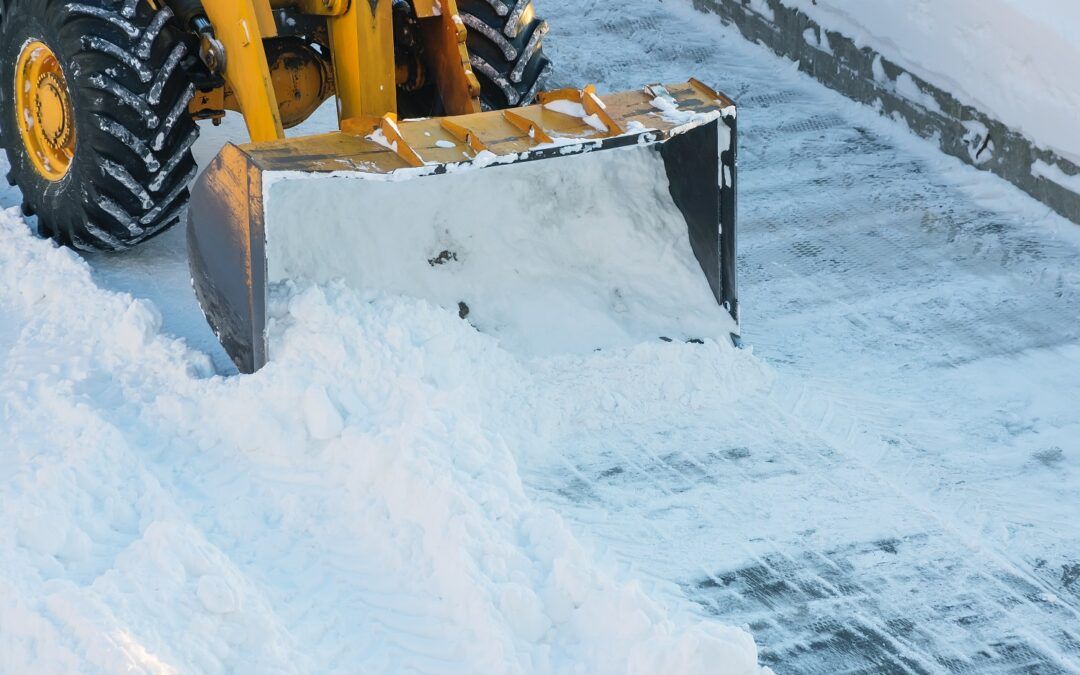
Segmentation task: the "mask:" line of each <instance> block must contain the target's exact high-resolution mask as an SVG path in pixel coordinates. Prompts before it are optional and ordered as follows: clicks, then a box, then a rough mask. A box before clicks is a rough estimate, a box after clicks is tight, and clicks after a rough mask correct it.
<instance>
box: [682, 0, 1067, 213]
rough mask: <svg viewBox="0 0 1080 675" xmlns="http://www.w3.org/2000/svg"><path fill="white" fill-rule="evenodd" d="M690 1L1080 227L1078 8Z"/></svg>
mask: <svg viewBox="0 0 1080 675" xmlns="http://www.w3.org/2000/svg"><path fill="white" fill-rule="evenodd" d="M693 3H694V6H695V7H697V8H698V9H700V10H704V11H708V12H712V13H715V14H717V15H718V16H719V17H720V18H721V19H722V20H724V21H725V22H727V23H731V24H734V25H735V26H736V27H737V28H738V29H739V30H740V31H741V32H742V34H743V35H744V36H745V37H746V38H747V39H749V40H752V41H755V42H760V43H762V44H764V45H766V46H768V47H769V48H771V49H772V50H773V51H775V52H776V53H777V54H780V55H781V56H784V57H787V58H790V59H792V60H795V61H798V62H799V68H800V69H801V70H802V71H804V72H806V73H808V74H810V75H812V76H813V77H815V78H816V79H818V80H820V81H821V82H822V83H824V84H825V85H827V86H829V87H830V88H832V89H835V90H837V91H839V92H841V93H843V94H844V95H846V96H849V97H851V98H854V99H856V100H858V101H860V102H862V103H866V104H868V105H870V106H872V107H874V108H876V109H877V110H879V111H880V112H881V113H882V114H884V115H887V116H890V117H893V118H896V119H900V120H903V121H904V122H906V123H907V125H908V126H909V127H910V128H911V129H912V130H913V131H915V132H916V133H918V134H919V135H921V136H923V137H925V138H929V139H932V140H935V141H937V143H938V144H939V146H940V147H941V149H942V150H943V151H944V152H946V153H947V154H950V155H953V156H955V157H958V158H960V159H962V160H963V161H965V162H968V163H970V164H973V165H975V166H978V167H979V168H982V169H986V170H989V171H992V172H994V173H996V174H997V175H999V176H1001V177H1003V178H1005V179H1006V180H1008V181H1010V182H1011V183H1013V184H1014V185H1016V186H1018V187H1020V188H1021V189H1022V190H1024V191H1025V192H1027V193H1028V194H1030V195H1032V196H1033V197H1035V198H1036V199H1038V200H1039V201H1041V202H1043V203H1045V204H1047V205H1048V206H1050V207H1051V208H1053V209H1054V210H1055V211H1057V212H1058V213H1060V214H1062V215H1064V216H1065V217H1066V218H1069V219H1070V220H1072V221H1074V222H1076V223H1080V115H1078V113H1077V112H1076V111H1077V110H1078V109H1080V4H1077V3H1074V2H1072V0H937V1H936V2H923V1H921V0H919V1H913V2H904V3H886V2H865V0H693Z"/></svg>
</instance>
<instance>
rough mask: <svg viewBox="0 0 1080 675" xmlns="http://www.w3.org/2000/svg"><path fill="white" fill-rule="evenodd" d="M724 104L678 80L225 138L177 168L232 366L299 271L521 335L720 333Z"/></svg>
mask: <svg viewBox="0 0 1080 675" xmlns="http://www.w3.org/2000/svg"><path fill="white" fill-rule="evenodd" d="M735 117H736V116H735V106H734V104H733V103H732V102H731V101H730V100H729V99H727V98H726V97H724V96H723V95H722V94H719V93H717V92H715V91H713V90H712V89H710V88H709V87H707V86H705V85H703V84H702V83H700V82H698V81H696V80H691V81H689V82H685V83H681V84H675V85H667V86H661V85H652V86H649V87H645V88H643V89H642V90H640V91H628V92H621V93H616V94H611V95H603V96H598V95H596V94H595V92H594V90H593V89H592V88H591V87H589V88H586V89H582V90H576V89H567V90H559V91H554V92H545V93H544V94H541V98H540V102H539V103H538V104H536V105H532V106H527V107H523V108H516V109H513V110H508V111H492V112H482V113H477V114H471V115H462V116H457V117H449V118H439V119H434V118H433V119H421V120H407V121H402V122H397V121H396V120H395V119H394V118H393V117H392V116H387V117H385V118H381V119H375V118H373V119H368V120H347V121H346V122H345V123H343V125H342V128H343V129H344V131H342V132H335V133H330V134H325V135H318V136H308V137H304V138H297V139H288V140H284V141H275V142H268V143H257V144H249V145H242V146H237V145H232V144H229V145H227V146H226V147H225V148H224V149H223V150H222V151H221V153H220V154H219V155H218V156H217V157H216V158H215V159H214V160H213V162H212V163H211V164H210V165H209V167H208V168H207V169H206V171H205V172H204V173H203V175H202V176H201V177H200V178H199V180H198V181H197V182H196V184H195V187H194V188H193V195H192V202H191V207H190V210H189V221H188V248H189V261H190V265H191V272H192V281H193V285H194V287H195V291H196V294H197V296H198V299H199V302H200V303H201V305H202V308H203V311H204V313H205V314H206V317H207V319H208V321H209V322H210V325H211V326H212V328H213V329H214V331H215V333H216V334H217V336H218V338H219V340H221V342H222V344H223V346H224V347H225V350H226V351H227V352H228V354H229V356H230V357H231V358H232V360H233V361H234V362H235V363H236V365H237V367H238V369H239V370H240V371H241V372H244V373H251V372H254V371H256V370H258V369H259V368H261V367H262V366H263V365H265V364H266V363H267V361H268V359H269V358H270V356H271V355H270V354H269V353H268V352H269V349H270V347H269V345H268V336H267V298H268V295H269V293H270V291H271V289H272V288H273V287H274V285H275V284H278V283H280V282H283V281H286V280H297V279H306V280H310V281H314V282H320V283H324V282H331V281H336V280H341V279H343V280H344V281H345V282H346V283H348V284H349V285H350V286H353V287H357V288H358V289H360V290H361V291H362V292H364V293H391V294H399V295H405V296H413V297H418V298H422V299H424V300H426V301H429V302H432V303H434V304H437V305H440V306H443V307H446V308H448V309H451V310H453V311H456V312H458V313H459V315H460V316H462V318H465V319H467V320H468V321H470V322H471V323H473V325H475V326H476V327H477V328H478V329H480V330H482V331H484V332H488V333H491V334H493V335H495V336H496V338H498V339H500V340H506V341H508V342H512V343H514V345H515V346H517V347H519V348H520V349H521V350H523V351H525V352H527V353H535V354H545V353H561V352H566V351H569V352H573V351H582V352H584V351H592V350H594V349H598V348H607V347H612V346H618V345H621V344H633V343H636V342H640V341H641V340H643V339H663V340H666V341H672V340H685V341H696V340H699V339H706V338H713V339H728V338H729V337H733V336H735V335H737V333H738V312H739V310H738V298H737V291H736V275H735V222H736V190H735V186H736V167H735V155H736V119H735ZM539 160H545V161H539Z"/></svg>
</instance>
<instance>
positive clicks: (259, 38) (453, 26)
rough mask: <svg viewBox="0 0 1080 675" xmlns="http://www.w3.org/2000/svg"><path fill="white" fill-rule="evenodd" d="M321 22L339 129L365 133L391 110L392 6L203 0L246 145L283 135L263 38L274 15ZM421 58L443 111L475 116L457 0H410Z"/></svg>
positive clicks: (475, 88) (476, 88)
mask: <svg viewBox="0 0 1080 675" xmlns="http://www.w3.org/2000/svg"><path fill="white" fill-rule="evenodd" d="M282 7H292V8H295V9H297V10H299V11H301V12H303V13H306V14H312V15H318V16H325V17H326V20H327V28H328V33H329V36H330V51H331V57H330V58H331V62H332V64H333V71H334V85H335V88H336V94H337V98H338V121H339V127H340V128H341V129H355V130H360V129H371V128H373V127H374V126H376V125H377V124H378V120H379V118H383V117H385V116H393V115H394V114H395V113H396V112H397V69H396V64H395V60H394V26H393V6H392V0H374V1H373V2H372V1H370V0H367V1H363V2H361V1H356V0H352V1H350V0H203V8H204V9H205V11H206V15H207V18H208V19H209V20H210V23H211V24H212V25H213V27H214V31H215V34H216V37H217V39H218V41H220V42H221V44H222V46H223V47H224V50H225V54H226V57H227V58H226V65H225V73H224V75H225V79H226V81H227V83H228V86H229V88H230V89H231V91H232V93H233V95H234V96H235V98H236V102H237V104H238V107H239V109H240V112H241V113H243V115H244V120H245V122H246V123H247V128H248V134H249V135H250V137H251V140H252V141H255V142H259V141H272V140H278V139H282V138H284V137H285V131H284V127H283V124H282V120H281V114H280V112H279V106H278V97H277V92H276V91H275V89H274V83H273V80H272V78H271V75H270V65H269V62H268V60H267V55H266V50H265V48H264V45H263V40H264V39H268V38H273V37H274V36H276V35H277V28H276V25H275V23H274V17H273V12H272V10H273V9H276V8H282ZM414 8H415V11H416V15H417V18H418V19H420V20H421V23H422V26H423V38H424V40H425V41H426V47H427V49H426V53H427V54H428V55H429V60H430V62H431V63H430V67H431V69H432V70H433V71H434V72H433V75H434V77H435V81H436V83H437V87H438V89H439V92H440V94H441V96H442V100H443V105H444V108H445V109H446V112H447V113H448V114H451V115H455V114H467V113H473V112H479V111H480V103H479V93H480V85H479V82H477V80H476V77H475V76H474V75H473V73H472V68H471V65H470V63H469V54H468V51H467V50H466V47H465V37H466V30H465V24H464V23H463V22H462V21H461V17H460V16H459V15H458V10H457V2H456V0H415V2H414Z"/></svg>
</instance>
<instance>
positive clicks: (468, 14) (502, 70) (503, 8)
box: [458, 0, 552, 110]
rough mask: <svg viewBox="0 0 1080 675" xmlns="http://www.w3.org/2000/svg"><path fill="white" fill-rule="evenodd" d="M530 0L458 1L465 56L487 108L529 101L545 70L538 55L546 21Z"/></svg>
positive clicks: (547, 65)
mask: <svg viewBox="0 0 1080 675" xmlns="http://www.w3.org/2000/svg"><path fill="white" fill-rule="evenodd" d="M532 4H533V3H532V0H458V10H459V12H460V13H461V19H462V21H464V22H465V26H466V28H467V29H468V47H469V56H470V57H471V59H472V66H473V72H474V73H476V77H477V79H478V80H480V100H481V103H483V105H484V107H485V108H487V109H489V110H502V109H504V108H512V107H514V106H521V105H527V104H529V103H532V102H533V100H534V99H535V98H536V94H537V93H538V92H539V91H540V89H541V88H542V87H543V86H544V82H545V81H546V80H547V78H548V76H549V75H550V74H551V70H552V67H551V61H550V60H549V59H548V58H547V56H546V55H545V54H544V47H543V40H544V36H545V35H546V34H547V30H548V25H547V22H546V21H544V20H543V19H540V18H537V17H536V15H535V12H534V11H533V7H532Z"/></svg>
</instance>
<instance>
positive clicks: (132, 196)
mask: <svg viewBox="0 0 1080 675" xmlns="http://www.w3.org/2000/svg"><path fill="white" fill-rule="evenodd" d="M158 4H161V3H158ZM171 18H172V13H171V11H170V10H169V9H168V8H167V7H164V6H162V8H161V9H154V8H153V7H151V5H150V4H149V3H148V2H146V0H81V1H78V2H71V1H70V0H9V1H8V3H7V11H6V12H5V13H4V16H3V20H2V22H0V142H2V145H3V147H4V148H6V150H7V152H8V159H9V161H10V164H11V167H12V168H11V172H10V173H9V175H8V181H9V182H10V183H12V184H13V185H18V186H19V188H20V189H21V190H22V193H23V202H24V204H23V210H24V212H26V213H28V214H30V213H36V214H37V216H38V230H39V232H40V233H41V234H42V235H43V236H48V237H53V238H55V239H57V240H58V241H60V242H61V243H64V244H68V245H72V246H74V247H76V248H80V249H84V250H98V251H120V250H124V249H127V248H130V247H131V246H133V245H135V244H137V243H139V242H141V241H144V240H146V239H148V238H150V237H152V236H154V235H156V234H158V233H160V232H162V231H164V230H165V229H167V228H168V227H170V226H172V225H174V224H176V223H177V222H178V220H179V218H180V215H181V211H182V209H183V208H184V206H185V205H186V204H187V200H188V185H189V183H190V182H191V180H192V179H194V177H195V174H196V165H195V160H194V157H193V156H192V153H191V146H192V145H193V144H194V142H195V139H196V138H197V136H198V129H197V127H196V125H195V123H194V121H193V120H192V119H191V117H190V116H189V115H188V114H187V108H188V102H189V101H190V100H191V97H192V96H193V95H194V92H195V89H194V86H193V85H192V84H191V82H190V81H189V79H188V77H187V75H186V73H185V72H184V70H183V68H182V67H181V61H182V60H183V59H184V58H185V57H186V56H187V54H188V47H187V45H186V44H185V43H184V42H182V41H179V40H176V39H173V38H172V36H171V35H170V29H169V26H168V24H169V20H170V19H171ZM31 41H40V42H41V43H44V44H45V45H46V46H47V47H48V48H49V50H51V51H52V52H53V53H55V55H56V58H57V60H58V61H59V63H60V66H61V68H62V69H63V74H64V80H65V82H66V85H67V91H68V94H69V96H70V102H71V108H72V117H73V118H74V120H73V121H74V133H75V136H74V137H75V142H74V153H73V157H72V159H71V165H70V168H69V169H68V171H67V174H66V175H64V176H63V177H62V178H60V179H58V180H57V179H55V178H54V179H53V180H49V179H47V178H46V177H45V176H43V175H42V174H41V172H40V171H39V170H37V169H35V166H34V163H33V162H32V161H31V158H30V157H29V156H28V150H27V147H26V144H25V142H24V141H23V138H22V136H21V135H20V134H21V132H20V130H19V128H18V125H17V124H16V123H15V122H16V121H17V117H16V115H17V114H19V113H18V111H16V110H15V108H16V105H15V101H14V100H13V98H14V97H13V95H12V92H14V86H13V85H14V83H15V81H16V77H17V76H18V75H17V73H16V72H15V71H16V66H17V63H18V60H19V57H20V53H21V50H22V48H23V46H24V45H26V44H28V43H29V42H31ZM23 112H24V113H25V112H26V111H23Z"/></svg>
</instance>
